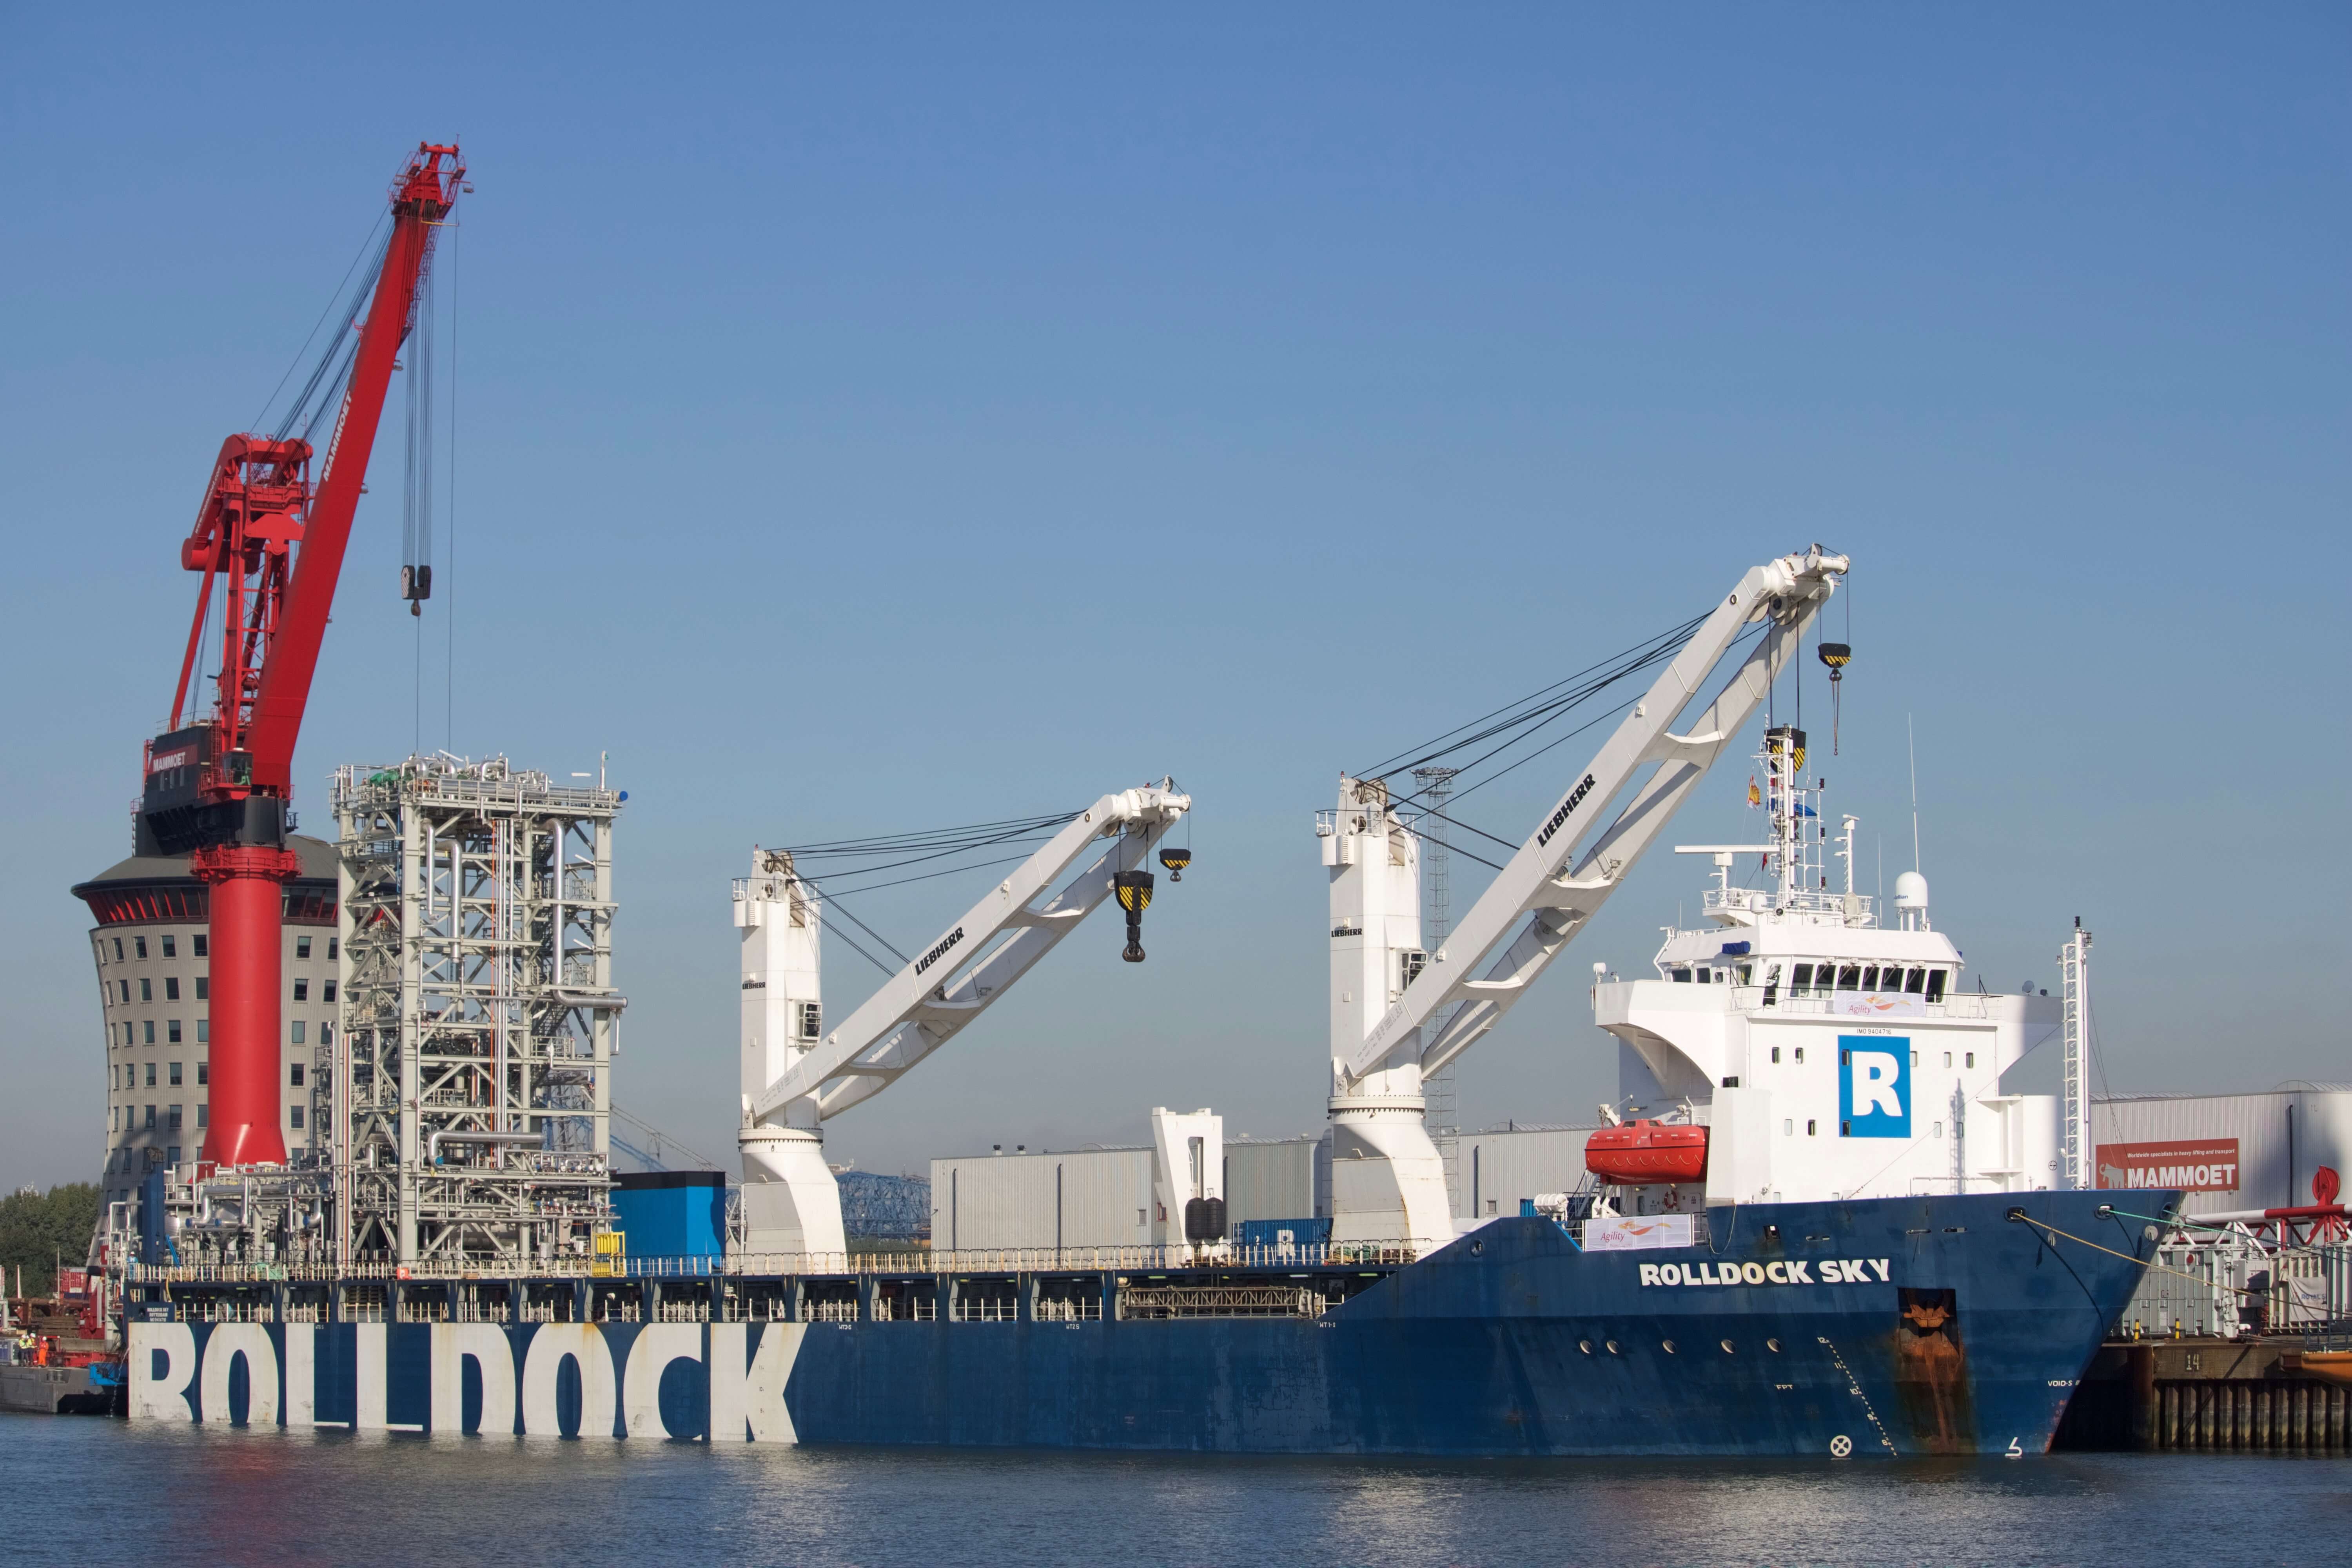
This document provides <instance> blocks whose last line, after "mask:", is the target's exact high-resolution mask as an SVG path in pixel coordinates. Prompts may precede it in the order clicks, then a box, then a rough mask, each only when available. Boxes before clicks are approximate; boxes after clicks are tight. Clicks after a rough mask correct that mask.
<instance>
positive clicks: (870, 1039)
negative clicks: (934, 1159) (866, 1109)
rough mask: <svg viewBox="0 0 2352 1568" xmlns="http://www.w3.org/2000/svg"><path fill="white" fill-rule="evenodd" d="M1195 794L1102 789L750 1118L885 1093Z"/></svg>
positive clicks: (986, 1003) (1093, 902) (756, 1104)
mask: <svg viewBox="0 0 2352 1568" xmlns="http://www.w3.org/2000/svg"><path fill="white" fill-rule="evenodd" d="M1191 808H1192V797H1191V796H1190V795H1179V794H1177V793H1175V790H1174V788H1173V787H1172V784H1159V785H1151V786H1147V787H1145V788H1142V789H1130V790H1120V791H1118V793H1116V794H1112V795H1104V796H1103V797H1102V798H1101V799H1099V800H1097V801H1096V802H1095V803H1094V805H1091V806H1089V807H1087V809H1086V810H1085V811H1082V812H1080V813H1079V814H1078V815H1077V816H1074V817H1072V818H1071V819H1070V821H1069V823H1068V824H1067V825H1066V826H1064V827H1063V828H1062V830H1061V831H1060V832H1059V833H1056V834H1055V836H1054V837H1053V838H1052V839H1050V840H1049V841H1048V842H1047V843H1046V844H1045V846H1044V847H1042V848H1040V849H1039V850H1038V851H1037V852H1036V853H1035V854H1034V855H1032V856H1031V857H1029V858H1028V859H1027V860H1025V861H1024V862H1023V863H1022V865H1021V867H1020V868H1019V869H1017V870H1015V871H1014V872H1013V874H1012V875H1011V876H1009V877H1007V878H1005V879H1003V881H1002V882H1000V883H998V884H997V885H996V887H995V888H993V889H991V890H990V891H989V893H988V894H987V895H986V896H985V897H984V898H982V900H980V902H979V903H977V904H974V905H973V906H972V907H971V909H970V910H967V911H965V913H964V916H963V918H962V919H961V920H959V921H956V922H955V923H954V924H953V925H950V927H948V928H947V930H945V931H941V932H940V935H939V937H938V939H937V940H936V941H934V942H931V943H930V944H929V945H928V946H926V947H925V948H924V949H923V951H922V952H921V953H920V954H919V955H918V956H917V957H916V958H915V959H914V960H913V961H912V962H910V963H908V964H907V965H906V966H905V967H904V968H902V969H900V970H899V971H898V973H896V974H894V975H892V976H891V977H890V978H889V979H888V980H887V981H886V982H884V984H883V985H882V988H881V989H880V990H878V991H877V992H876V993H875V994H873V995H872V996H870V997H868V998H867V999H866V1002H865V1004H864V1005H861V1006H860V1007H858V1009H857V1010H856V1012H854V1013H852V1014H851V1015H850V1016H848V1017H847V1018H846V1019H845V1020H843V1022H842V1024H841V1026H839V1027H838V1028H836V1029H835V1030H833V1031H832V1032H831V1033H830V1034H828V1035H827V1036H826V1037H825V1039H824V1044H822V1045H821V1046H819V1047H817V1048H816V1049H814V1050H813V1051H810V1052H809V1053H808V1054H807V1055H805V1056H803V1057H802V1058H799V1059H798V1060H797V1061H795V1062H793V1064H792V1066H791V1067H790V1068H787V1069H786V1070H785V1072H784V1075H783V1076H782V1078H780V1079H777V1080H776V1081H775V1082H774V1083H772V1084H771V1085H770V1086H769V1087H768V1089H767V1090H766V1091H765V1092H764V1093H761V1094H759V1095H756V1096H755V1097H753V1099H752V1101H751V1106H750V1112H751V1120H753V1121H758V1120H761V1119H762V1118H764V1117H767V1116H770V1115H772V1114H773V1113H774V1112H775V1111H776V1110H779V1109H780V1108H782V1107H785V1106H787V1105H790V1104H791V1103H792V1102H793V1101H794V1100H813V1101H814V1111H815V1117H816V1119H817V1120H819V1121H824V1120H828V1119H830V1118H832V1117H835V1116H838V1115H840V1114H841V1113H842V1112H843V1111H845V1110H848V1109H849V1108H850V1107H851V1106H853V1105H857V1104H860V1103H862V1102H863V1101H865V1100H870V1099H872V1098H873V1097H874V1096H875V1095H877V1094H879V1093H881V1092H882V1090H883V1089H887V1088H888V1087H889V1086H890V1085H891V1084H892V1083H894V1082H896V1081H897V1080H898V1079H899V1078H900V1077H901V1076H902V1075H904V1074H905V1073H906V1072H907V1071H908V1069H910V1068H913V1067H914V1066H915V1065H916V1064H917V1063H918V1062H920V1061H921V1060H922V1059H923V1058H926V1057H928V1056H929V1055H930V1054H931V1053H932V1052H933V1051H935V1050H938V1049H939V1048H940V1047H941V1046H943V1045H945V1044H947V1042H948V1041H949V1040H950V1039H951V1038H953V1037H955V1036H956V1035H957V1034H958V1033H959V1032H961V1030H962V1029H963V1028H964V1027H965V1026H967V1025H969V1024H970V1023H971V1021H972V1020H973V1019H975V1018H977V1017H979V1016H980V1015H981V1014H982V1013H984V1012H986V1011H987V1010H988V1009H989V1007H990V1006H991V1005H992V1004H993V1003H995V1001H996V1000H997V999H998V998H999V997H1001V996H1003V994H1004V993H1005V991H1006V990H1007V989H1008V988H1009V987H1010V986H1011V985H1012V984H1013V982H1014V981H1016V980H1018V979H1020V978H1021V976H1022V975H1024V974H1025V973H1028V971H1029V968H1030V966H1031V965H1033V964H1034V963H1036V962H1037V961H1038V960H1039V959H1041V958H1043V957H1045V954H1047V953H1048V952H1052V951H1053V950H1054V948H1055V945H1056V944H1057V943H1059V942H1061V940H1062V939H1063V938H1064V937H1065V936H1066V935H1068V934H1069V933H1070V931H1072V930H1073V929H1075V928H1076V926H1077V925H1078V924H1079V923H1080V922H1081V921H1084V920H1085V919H1086V918H1087V916H1088V915H1089V914H1092V913H1093V912H1094V910H1095V909H1096V908H1097V906H1098V905H1099V904H1101V902H1102V901H1103V900H1104V899H1106V898H1108V896H1109V895H1110V893H1111V891H1112V879H1113V878H1114V877H1115V876H1117V875H1118V873H1119V872H1122V871H1132V870H1135V869H1137V868H1139V867H1141V866H1142V865H1144V864H1145V863H1146V861H1147V860H1148V859H1149V858H1150V853H1151V849H1152V847H1153V846H1154V845H1156V844H1158V843H1159V842H1160V838H1161V837H1163V836H1165V835H1166V833H1167V831H1168V830H1169V829H1170V828H1171V827H1172V826H1175V825H1176V823H1177V822H1178V821H1179V820H1180V819H1181V817H1182V816H1183V815H1184V813H1185V812H1187V811H1188V810H1190V809H1191ZM1105 840H1108V843H1106V842H1104V841H1105ZM1097 845H1100V846H1101V847H1100V849H1099V851H1098V852H1097V853H1096V854H1095V855H1094V857H1093V858H1092V859H1091V860H1089V861H1088V862H1087V866H1086V868H1085V869H1083V870H1081V871H1080V872H1078V874H1077V875H1076V876H1075V877H1072V878H1071V879H1069V881H1068V882H1067V883H1066V884H1065V885H1064V886H1063V887H1062V889H1060V890H1059V891H1058V892H1056V893H1055V895H1054V896H1053V897H1052V898H1051V899H1049V900H1046V901H1045V903H1044V904H1043V905H1038V906H1036V907H1032V906H1033V904H1034V901H1035V900H1036V898H1037V896H1038V895H1039V894H1040V893H1043V892H1044V891H1045V889H1047V888H1049V887H1051V886H1052V885H1053V884H1054V882H1055V880H1056V879H1059V878H1061V877H1062V876H1063V874H1064V873H1065V872H1066V871H1067V870H1068V869H1069V868H1070V867H1071V866H1073V865H1075V864H1076V863H1077V862H1078V861H1079V860H1081V859H1083V858H1086V857H1087V853H1088V851H1090V850H1095V849H1096V847H1097ZM1007 932H1010V933H1011V934H1010V936H1009V937H1008V938H1007V939H1006V940H1005V941H1003V942H1000V943H999V944H998V945H997V946H996V948H995V949H994V950H993V951H992V952H988V953H987V954H986V955H985V956H982V957H980V958H978V959H976V960H971V959H968V957H967V955H969V954H975V953H979V952H980V951H981V950H982V948H983V947H985V946H986V945H987V944H988V943H989V942H993V941H995V940H996V939H997V938H998V937H999V936H1003V935H1004V934H1005V933H1007ZM959 950H961V951H959ZM959 971H961V973H958V972H959Z"/></svg>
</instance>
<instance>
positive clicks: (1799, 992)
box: [1789, 963, 1813, 996]
mask: <svg viewBox="0 0 2352 1568" xmlns="http://www.w3.org/2000/svg"><path fill="white" fill-rule="evenodd" d="M1789 994H1790V995H1791V996H1810V995H1811V994H1813V966H1812V965H1811V964H1810V963H1801V964H1799V965H1797V967H1796V968H1795V969H1793V970H1791V971H1790V974H1789Z"/></svg>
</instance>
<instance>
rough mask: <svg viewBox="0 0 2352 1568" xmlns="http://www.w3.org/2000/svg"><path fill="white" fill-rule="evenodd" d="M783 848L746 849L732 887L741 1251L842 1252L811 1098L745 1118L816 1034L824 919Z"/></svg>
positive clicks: (837, 1194) (834, 1189)
mask: <svg viewBox="0 0 2352 1568" xmlns="http://www.w3.org/2000/svg"><path fill="white" fill-rule="evenodd" d="M819 911H820V906H819V905H818V903H817V900H816V898H815V896H814V893H813V892H812V891H811V889H809V888H808V886H807V885H806V884H805V883H803V881H802V880H801V879H799V878H798V877H797V876H795V875H794V874H793V858H792V856H791V854H790V853H788V852H786V851H784V850H776V849H770V850H754V851H752V855H751V876H749V877H747V878H745V879H742V880H741V881H739V882H737V883H736V884H735V924H736V927H737V929H738V930H740V931H741V932H742V933H743V937H742V948H743V952H742V959H743V1027H742V1037H743V1038H742V1053H741V1055H742V1065H743V1125H742V1130H741V1131H740V1132H739V1133H738V1134H737V1135H736V1146H737V1148H738V1149H739V1150H740V1152H741V1154H742V1159H743V1230H744V1235H743V1247H744V1250H745V1251H747V1252H798V1253H809V1252H845V1251H847V1250H848V1246H849V1244H848V1239H847V1237H845V1236H844V1234H843V1232H842V1224H841V1189H840V1184H838V1183H836V1182H835V1180H834V1178H833V1169H832V1167H831V1166H829V1165H827V1164H826V1163H825V1159H824V1133H823V1132H822V1131H819V1129H818V1125H817V1108H816V1097H815V1096H814V1095H803V1096H802V1097H800V1098H799V1099H796V1100H787V1101H786V1102H785V1103H783V1104H782V1105H781V1106H778V1107H776V1108H775V1109H773V1110H770V1111H768V1112H767V1113H766V1114H764V1115H760V1116H754V1115H753V1113H752V1100H753V1098H754V1097H755V1096H757V1095H758V1094H760V1093H761V1091H762V1090H764V1089H766V1088H767V1087H768V1086H769V1085H770V1084H772V1083H774V1082H775V1081H776V1080H777V1079H781V1078H782V1077H783V1076H784V1074H785V1073H786V1072H788V1071H790V1070H791V1068H792V1067H793V1064H794V1063H796V1062H798V1061H799V1060H800V1059H801V1058H803V1057H804V1056H806V1055H807V1054H808V1053H809V1052H810V1051H811V1050H812V1049H814V1047H815V1046H816V1044H817V1041H818V1039H819V1038H820V1037H822V1036H823V1035H824V991H823V988H822V986H821V984H820V982H819V978H818V968H817V961H818V953H819V938H820V936H821V935H822V933H823V919H822V916H821V914H820V912H819Z"/></svg>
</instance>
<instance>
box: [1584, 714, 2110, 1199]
mask: <svg viewBox="0 0 2352 1568" xmlns="http://www.w3.org/2000/svg"><path fill="white" fill-rule="evenodd" d="M1756 763H1757V775H1756V782H1755V784H1752V785H1751V788H1752V790H1753V800H1754V805H1755V807H1756V809H1758V810H1759V812H1760V813H1761V814H1762V816H1763V817H1764V819H1765V824H1766V827H1767V831H1766V833H1765V834H1764V835H1762V836H1761V837H1762V838H1763V841H1762V842H1760V843H1750V844H1691V845H1677V846H1675V853H1676V854H1678V855H1706V856H1709V857H1711V858H1712V859H1713V862H1714V867H1715V885H1714V886H1713V887H1710V888H1708V889H1706V895H1705V899H1704V900H1703V902H1702V905H1701V908H1702V910H1703V913H1704V916H1705V919H1706V924H1705V925H1703V926H1700V927H1698V928H1696V929H1691V930H1672V929H1670V930H1669V931H1667V933H1666V937H1665V941H1664V942H1663V943H1662V944H1661V945H1660V947H1659V949H1658V952H1657V954H1656V956H1655V958H1654V960H1653V961H1652V965H1653V969H1654V973H1653V974H1652V975H1650V976H1648V977H1646V978H1638V979H1633V980H1621V979H1617V978H1614V977H1612V976H1609V975H1607V974H1605V973H1603V974H1601V975H1600V976H1598V977H1597V978H1596V981H1595V984H1594V985H1593V989H1592V1005H1593V1016H1594V1021H1595V1022H1596V1023H1598V1024H1599V1025H1600V1026H1601V1027H1602V1028H1603V1029H1606V1030H1608V1031H1609V1032H1610V1033H1611V1034H1612V1035H1614V1036H1615V1037H1617V1039H1618V1041H1619V1042H1620V1045H1621V1057H1620V1064H1619V1086H1620V1092H1621V1094H1622V1096H1623V1100H1622V1101H1621V1104H1620V1105H1617V1106H1612V1107H1610V1108H1608V1112H1607V1113H1608V1114H1609V1115H1611V1116H1612V1117H1618V1116H1629V1117H1632V1118H1633V1119H1636V1120H1639V1119H1644V1118H1646V1119H1652V1120H1654V1121H1658V1122H1661V1123H1664V1124H1668V1125H1673V1124H1688V1125H1695V1126H1700V1127H1704V1128H1705V1129H1706V1138H1705V1147H1706V1172H1705V1176H1704V1185H1705V1192H1704V1194H1699V1193H1696V1192H1693V1191H1691V1190H1690V1189H1689V1187H1688V1186H1687V1185H1683V1184H1657V1183H1649V1182H1644V1183H1638V1184H1632V1185H1631V1186H1630V1189H1629V1190H1628V1191H1626V1192H1624V1193H1622V1194H1617V1196H1618V1201H1619V1202H1620V1203H1622V1204H1623V1205H1627V1206H1629V1207H1630V1208H1631V1209H1633V1211H1634V1212H1654V1211H1656V1210H1657V1209H1660V1208H1674V1207H1678V1206H1684V1205H1688V1204H1691V1203H1695V1202H1697V1201H1700V1200H1701V1198H1702V1196H1703V1199H1704V1201H1705V1202H1706V1203H1774V1202H1783V1201H1786V1202H1801V1201H1805V1202H1810V1201H1815V1200H1822V1199H1841V1198H1856V1197H1903V1196H1909V1195H1915V1194H1927V1193H1948V1194H1957V1193H1983V1192H1994V1193H2002V1192H2022V1191H2028V1190H2032V1189H2035V1188H2050V1187H2058V1186H2064V1185H2068V1184H2069V1183H2068V1181H2067V1180H2066V1177H2065V1173H2064V1172H2063V1170H2062V1169H2061V1168H2060V1166H2059V1163H2058V1159H2057V1129H2058V1102H2057V1100H2056V1099H2055V1098H2053V1097H2050V1096H2042V1095H2020V1094H2008V1093H2004V1092H2003V1091H2002V1089H2001V1083H2000V1079H2001V1075H2002V1074H2003V1073H2005V1072H2006V1071H2008V1070H2009V1069H2010V1068H2012V1067H2014V1066H2015V1065H2016V1064H2017V1062H2018V1060H2019V1059H2020V1058H2021V1057H2023V1056H2024V1055H2025V1054H2026V1053H2027V1052H2028V1051H2031V1050H2032V1049H2033V1048H2034V1047H2037V1046H2039V1045H2041V1044H2042V1043H2043V1042H2044V1041H2045V1040H2047V1039H2048V1038H2049V1037H2051V1036H2052V1035H2053V1033H2055V1032H2056V1030H2057V1029H2058V1027H2059V1024H2060V1005H2059V1004H2058V1003H2057V1002H2055V1001H2053V999H2051V998H2050V997H2048V996H2047V995H2033V994H2014V993H2011V994H1998V993H1989V992H1987V991H1986V990H1985V989H1984V988H1983V986H1982V985H1981V984H1980V983H1977V982H1975V981H1974V977H1973V976H1972V975H1971V974H1970V973H1969V970H1968V967H1967V964H1966V962H1965V959H1964V957H1963V955H1962V953H1961V951H1960V949H1959V948H1958V946H1956V945H1955V944H1954V942H1952V939H1951V938H1950V937H1949V936H1948V935H1947V934H1946V933H1944V932H1942V931H1937V930H1936V929H1935V927H1934V925H1933V923H1932V921H1931V920H1930V918H1929V914H1928V907H1927V879H1926V878H1924V877H1922V876H1921V875H1920V874H1919V873H1917V872H1916V871H1906V872H1904V873H1903V874H1902V875H1901V876H1900V877H1899V878H1897V879H1896V881H1895V923H1894V924H1893V925H1892V926H1889V925H1886V924H1885V923H1883V922H1882V921H1881V919H1880V910H1879V906H1878V900H1876V899H1874V898H1873V897H1871V896H1869V895H1866V894H1863V893H1860V892H1858V891H1856V890H1855V887H1854V837H1855V829H1856V826H1857V819H1856V818H1855V817H1853V816H1843V817H1842V818H1841V819H1840V822H1839V827H1838V830H1837V832H1836V833H1835V834H1834V835H1832V832H1831V830H1830V826H1829V821H1828V818H1827V816H1825V815H1824V812H1825V807H1824V801H1825V798H1826V793H1827V789H1828V781H1827V780H1826V779H1825V778H1823V777H1822V776H1820V775H1819V774H1817V773H1808V772H1807V763H1808V754H1807V750H1806V737H1805V732H1804V731H1802V730H1801V729H1798V728H1796V727H1795V726H1793V725H1775V726H1773V727H1771V728H1769V730H1767V731H1766V732H1765V735H1764V740H1763V744H1762V747H1761V749H1760V750H1759V752H1757V754H1756ZM1750 857H1754V859H1753V860H1752V861H1750V860H1749V858H1750ZM1832 860H1835V861H1836V862H1838V870H1839V877H1838V880H1839V883H1840V885H1839V886H1838V887H1836V888H1832V887H1831V886H1830V881H1831V878H1830V875H1829V870H1828V862H1830V861H1832ZM1743 862H1746V863H1748V866H1749V868H1750V870H1749V877H1750V879H1752V881H1753V883H1754V884H1755V885H1748V882H1744V881H1742V880H1741V879H1739V878H1738V868H1739V866H1740V865H1741V864H1742V863H1743ZM1594 1158H1595V1160H1596V1163H1603V1164H1605V1163H1606V1161H1605V1158H1604V1157H1603V1156H1601V1155H1598V1154H1596V1155H1595V1156H1594Z"/></svg>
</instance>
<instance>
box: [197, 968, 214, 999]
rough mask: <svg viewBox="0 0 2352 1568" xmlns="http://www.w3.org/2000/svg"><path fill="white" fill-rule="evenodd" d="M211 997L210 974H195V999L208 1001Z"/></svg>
mask: <svg viewBox="0 0 2352 1568" xmlns="http://www.w3.org/2000/svg"><path fill="white" fill-rule="evenodd" d="M212 999H213V977H212V976H211V975H209V974H199V975H197V976H196V1000H197V1001H199V1002H209V1001H211V1000H212Z"/></svg>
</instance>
